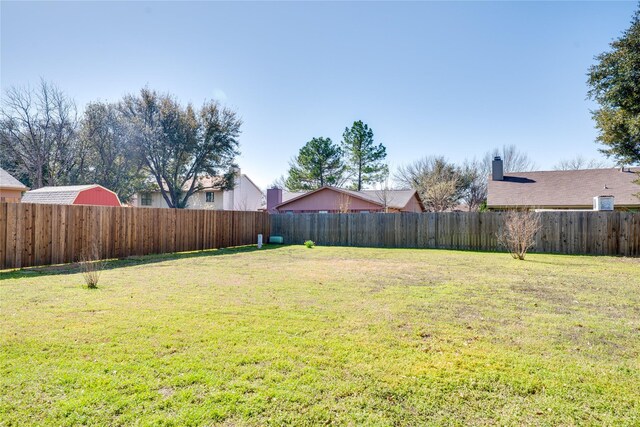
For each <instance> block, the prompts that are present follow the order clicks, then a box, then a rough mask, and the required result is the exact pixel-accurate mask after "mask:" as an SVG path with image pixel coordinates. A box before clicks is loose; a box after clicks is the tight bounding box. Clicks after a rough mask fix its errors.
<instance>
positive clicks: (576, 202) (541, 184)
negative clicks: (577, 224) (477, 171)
mask: <svg viewBox="0 0 640 427" xmlns="http://www.w3.org/2000/svg"><path fill="white" fill-rule="evenodd" d="M638 173H640V168H625V170H624V171H621V170H620V169H613V168H611V169H584V170H569V171H538V172H513V173H509V174H508V175H505V176H504V180H503V181H493V180H491V179H490V180H489V186H488V195H487V206H488V207H490V208H500V207H510V206H537V207H541V208H543V207H567V208H583V207H590V206H592V205H593V198H594V197H596V196H614V198H615V205H616V206H627V207H636V206H640V198H638V197H636V196H635V195H634V194H637V193H640V185H638V184H636V183H634V181H635V180H637V179H638V178H640V176H639V175H638Z"/></svg>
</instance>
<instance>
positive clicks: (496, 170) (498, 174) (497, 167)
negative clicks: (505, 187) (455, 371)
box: [491, 156, 504, 181]
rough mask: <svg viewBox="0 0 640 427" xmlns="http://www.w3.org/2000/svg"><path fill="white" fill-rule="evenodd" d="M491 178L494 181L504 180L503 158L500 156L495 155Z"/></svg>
mask: <svg viewBox="0 0 640 427" xmlns="http://www.w3.org/2000/svg"><path fill="white" fill-rule="evenodd" d="M491 179H492V180H493V181H503V180H504V171H503V168H502V159H501V158H500V156H495V157H494V158H493V161H492V162H491Z"/></svg>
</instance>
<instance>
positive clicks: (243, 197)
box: [131, 170, 264, 211]
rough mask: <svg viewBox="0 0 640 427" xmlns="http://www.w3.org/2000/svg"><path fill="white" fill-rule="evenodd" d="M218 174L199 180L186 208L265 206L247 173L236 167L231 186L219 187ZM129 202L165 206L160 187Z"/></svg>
mask: <svg viewBox="0 0 640 427" xmlns="http://www.w3.org/2000/svg"><path fill="white" fill-rule="evenodd" d="M220 184H221V178H220V177H217V176H213V177H203V178H201V179H200V180H199V185H200V187H201V189H200V190H198V191H196V192H195V193H193V195H192V196H191V197H189V200H188V201H187V206H186V208H187V209H213V210H225V211H257V210H259V209H261V208H263V207H264V194H263V193H262V190H260V188H259V187H258V186H257V185H256V184H255V183H254V182H253V181H251V179H249V177H248V176H247V175H245V174H243V173H240V170H238V172H237V174H236V178H235V186H234V188H233V189H232V190H222V189H221V188H220ZM131 205H132V206H135V207H149V208H167V207H168V205H167V202H166V201H165V200H164V197H162V193H160V191H152V192H145V193H137V194H136V195H135V196H134V197H133V199H132V201H131Z"/></svg>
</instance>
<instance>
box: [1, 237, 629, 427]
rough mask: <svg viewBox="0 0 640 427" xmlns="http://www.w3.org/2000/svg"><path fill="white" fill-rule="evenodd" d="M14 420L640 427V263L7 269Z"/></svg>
mask: <svg viewBox="0 0 640 427" xmlns="http://www.w3.org/2000/svg"><path fill="white" fill-rule="evenodd" d="M0 279H1V280H0V346H1V348H0V425H3V426H4V425H7V426H8V425H11V426H24V425H69V426H70V425H105V426H106V425H109V426H115V425H153V426H156V425H176V426H183V425H217V424H221V425H230V426H231V425H321V424H339V425H425V424H427V425H428V424H431V425H498V424H499V425H597V426H600V425H640V260H639V259H624V258H611V257H578V256H558V255H555V256H554V255H535V254H532V255H530V256H529V257H528V258H527V260H526V261H524V262H521V261H515V260H512V259H511V258H510V257H509V255H507V254H494V253H477V252H456V251H438V250H407V249H361V248H327V247H317V248H314V249H306V248H305V247H303V246H296V247H293V246H288V247H277V248H273V247H271V248H266V249H263V250H260V251H258V250H254V249H253V248H244V249H236V250H221V251H209V252H204V253H198V254H182V255H176V256H169V257H145V258H141V259H137V260H126V261H114V262H112V263H110V264H109V266H108V269H107V270H105V272H104V273H103V276H102V278H101V282H100V285H99V286H100V287H99V289H97V290H88V289H86V288H84V287H83V280H82V277H81V275H80V274H78V273H77V270H74V268H73V267H49V268H42V269H30V270H23V271H17V272H8V273H0Z"/></svg>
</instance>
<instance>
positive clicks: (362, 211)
mask: <svg viewBox="0 0 640 427" xmlns="http://www.w3.org/2000/svg"><path fill="white" fill-rule="evenodd" d="M360 213H369V211H360Z"/></svg>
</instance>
